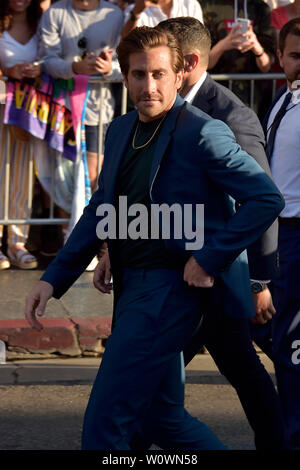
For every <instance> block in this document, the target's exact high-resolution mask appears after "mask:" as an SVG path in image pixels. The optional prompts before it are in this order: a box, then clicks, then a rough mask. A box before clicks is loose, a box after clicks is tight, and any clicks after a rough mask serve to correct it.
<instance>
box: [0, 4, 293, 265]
mask: <svg viewBox="0 0 300 470" xmlns="http://www.w3.org/2000/svg"><path fill="white" fill-rule="evenodd" d="M268 4H269V6H268ZM0 8H1V13H0V29H1V30H0V34H1V36H0V67H1V72H2V74H3V75H5V76H7V77H8V78H9V79H13V80H24V79H25V80H34V79H35V78H37V77H39V76H41V74H42V73H47V74H49V75H50V76H51V77H53V78H54V79H56V80H57V79H61V80H65V81H67V80H70V79H72V78H73V77H74V76H75V75H78V74H87V75H100V76H101V77H102V78H104V79H107V80H110V81H111V80H112V79H115V78H119V79H121V78H122V76H121V73H120V70H119V66H118V62H117V60H116V57H115V52H114V51H115V49H116V46H117V44H118V42H119V40H120V38H121V37H124V36H125V35H126V34H128V33H129V32H130V31H131V30H132V29H133V28H135V27H136V26H143V25H145V26H151V27H153V26H156V25H157V24H158V23H159V22H161V21H163V20H166V19H167V18H174V17H180V16H190V17H193V18H197V19H198V20H199V21H201V22H204V24H205V25H206V26H207V28H208V30H209V31H210V35H211V39H212V43H211V44H212V47H211V51H210V57H209V64H208V71H209V72H210V73H217V74H219V73H245V74H248V73H260V72H261V73H267V72H270V71H275V72H276V71H277V72H278V71H282V70H281V68H280V65H279V63H278V60H277V58H276V57H277V56H276V53H275V52H276V31H278V30H279V29H280V28H281V27H282V26H283V25H284V23H285V22H286V21H288V20H290V19H292V18H294V17H296V16H297V15H298V13H299V10H300V5H299V1H298V0H295V2H294V3H290V2H288V1H281V2H280V1H278V2H275V1H272V2H270V1H269V2H264V1H263V0H255V1H251V2H247V1H239V2H238V1H232V0H201V1H200V2H199V1H197V0H159V1H153V2H151V1H149V0H136V1H134V2H125V1H116V0H110V1H106V2H104V1H101V2H100V3H99V0H89V1H86V2H85V1H83V0H60V1H57V0H54V1H52V2H51V1H50V0H43V1H42V0H32V1H25V0H24V2H16V1H14V0H10V1H9V2H5V3H2V4H1V7H0ZM237 18H243V19H244V20H249V26H247V27H246V29H245V30H243V32H241V30H240V28H241V25H239V24H237V23H235V20H236V19H237ZM100 25H101V27H99V26H100ZM39 61H42V64H40V63H39ZM34 63H36V64H38V65H33V64H34ZM224 84H225V85H226V84H227V83H224ZM271 90H272V87H271V83H270V82H268V81H259V82H258V83H257V84H256V87H255V99H254V110H255V111H256V112H257V113H258V116H259V118H260V119H262V118H263V116H264V115H265V113H266V111H267V109H268V106H269V105H270V103H271ZM233 91H234V93H235V94H236V95H237V96H238V97H239V98H240V99H241V100H242V101H243V103H245V104H247V105H249V104H250V82H249V81H246V80H243V81H241V80H239V81H234V82H233ZM101 93H102V107H101V122H102V128H103V135H102V142H103V141H104V139H105V131H106V129H107V127H108V125H109V123H110V122H111V120H112V119H113V117H114V116H115V115H116V114H117V112H118V111H117V109H119V108H120V107H119V106H117V105H118V102H119V100H120V93H118V86H117V85H111V84H109V83H108V84H106V85H104V86H102V87H101ZM99 102H100V87H99V85H98V84H92V85H90V89H89V93H88V98H87V103H86V112H85V116H84V118H83V124H84V126H85V145H86V166H87V175H88V179H89V185H90V190H91V193H93V192H94V191H95V189H96V186H97V175H98V172H99V169H100V168H101V165H102V158H103V148H102V149H100V148H99V128H98V123H99ZM3 113H4V106H3V105H2V106H1V129H0V133H1V149H2V152H1V161H0V166H1V178H2V179H1V183H2V184H1V188H2V193H1V200H0V214H1V217H3V215H4V187H5V185H4V179H5V171H4V166H5V162H6V157H5V156H6V153H7V151H8V149H10V150H9V153H10V165H11V172H10V192H9V201H10V202H9V211H8V212H9V218H11V219H26V218H29V217H30V211H31V209H30V207H31V201H29V200H28V195H30V194H31V193H32V191H29V188H28V184H29V182H30V181H32V180H31V179H30V178H29V174H28V172H29V165H28V161H29V158H30V154H32V152H33V150H32V148H34V152H35V151H36V148H35V146H34V142H33V139H32V137H30V135H29V134H28V132H26V131H24V130H22V129H20V128H18V127H17V126H15V125H10V126H9V128H8V127H7V126H3V124H2V123H3ZM34 152H33V153H34ZM44 153H45V148H44ZM60 165H61V164H60ZM37 168H38V169H39V165H38V164H37ZM16 169H17V170H16ZM64 171H67V172H68V177H69V179H70V180H72V179H73V178H74V177H73V173H72V171H73V169H72V168H71V167H68V168H67V170H65V169H64ZM70 172H71V174H70ZM65 179H66V178H65ZM67 179H68V178H67ZM37 184H38V183H37ZM74 184H76V183H74ZM35 187H36V186H35ZM47 189H48V188H46V191H45V188H43V187H41V188H40V192H41V194H42V200H43V206H44V212H43V213H45V214H48V213H49V209H48V207H49V197H48V195H47ZM71 198H72V196H71V195H70V199H71ZM55 202H56V203H57V201H56V200H55ZM57 206H58V207H57V208H56V214H58V216H59V217H68V216H69V214H68V212H70V210H71V209H70V207H61V204H60V203H59V201H58V203H57ZM65 228H66V226H65V225H64V233H65V234H66V233H69V232H70V230H69V231H68V230H66V229H65ZM69 228H70V229H72V226H71V227H69ZM46 233H47V232H46ZM28 234H29V227H28V226H26V225H16V224H12V225H9V226H8V233H7V242H6V243H7V249H6V255H5V254H4V253H3V251H1V250H0V269H7V268H9V267H10V266H11V265H14V266H17V267H19V268H21V269H34V268H36V267H37V264H38V262H37V259H36V257H35V256H34V255H33V254H31V253H29V252H28V251H27V249H26V247H25V245H26V241H27V239H28ZM2 235H3V226H1V228H0V240H2V238H3V237H2ZM66 238H67V236H65V237H64V239H66ZM0 243H1V242H0ZM45 245H47V241H46V243H45ZM48 245H49V243H48ZM50 245H51V243H50ZM0 246H1V245H0ZM42 249H43V246H42V247H41V250H42ZM45 251H47V248H46V247H45V246H44V251H42V252H43V253H45ZM50 252H51V253H50V254H53V253H52V252H53V250H50ZM45 254H47V253H45ZM96 263H97V259H95V260H93V262H92V264H91V266H90V269H91V270H93V269H94V267H95V266H96Z"/></svg>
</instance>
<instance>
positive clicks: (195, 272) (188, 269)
mask: <svg viewBox="0 0 300 470" xmlns="http://www.w3.org/2000/svg"><path fill="white" fill-rule="evenodd" d="M183 280H184V281H185V282H187V283H188V285H189V286H194V287H204V288H209V287H212V286H213V285H214V281H215V280H214V278H213V276H210V275H209V274H207V272H206V271H204V269H203V268H201V266H200V264H198V263H197V261H196V260H195V258H194V257H193V256H191V257H190V259H189V260H188V261H187V263H186V265H185V267H184V274H183Z"/></svg>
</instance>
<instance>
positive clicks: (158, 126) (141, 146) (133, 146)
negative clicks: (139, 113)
mask: <svg viewBox="0 0 300 470" xmlns="http://www.w3.org/2000/svg"><path fill="white" fill-rule="evenodd" d="M166 116H167V115H166V114H165V116H164V117H163V118H162V119H161V120H160V121H159V123H158V125H157V127H156V129H155V131H154V132H153V134H152V136H151V137H150V139H149V140H147V142H146V143H145V144H143V145H135V143H134V142H135V138H136V134H137V131H138V128H139V124H140V123H139V122H138V124H137V126H136V129H135V131H134V136H133V139H132V142H131V145H132V148H133V149H134V150H138V149H142V148H144V147H146V145H148V144H150V142H151V140H152V139H153V138H154V136H155V134H156V133H157V131H158V129H159V128H160V126H161V125H162V123H163V120H164V119H165V117H166Z"/></svg>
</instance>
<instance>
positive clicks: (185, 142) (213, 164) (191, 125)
mask: <svg viewBox="0 0 300 470" xmlns="http://www.w3.org/2000/svg"><path fill="white" fill-rule="evenodd" d="M137 119H138V115H137V112H136V111H132V112H131V113H128V114H126V115H125V116H122V117H120V118H117V119H116V120H114V121H113V123H112V124H111V126H110V127H109V130H108V132H107V137H106V146H105V158H104V166H103V169H102V172H101V175H100V179H99V189H98V190H97V191H96V192H95V193H94V194H93V196H92V198H91V200H90V203H89V204H88V206H87V207H86V208H85V210H84V213H83V215H82V217H81V219H80V220H79V222H78V223H77V225H76V227H75V228H74V230H73V232H72V234H71V236H70V237H69V239H68V241H67V243H66V245H65V247H64V248H63V249H62V250H61V251H60V252H59V254H58V256H57V257H56V259H55V260H54V261H53V262H52V263H51V264H50V266H49V267H48V269H47V271H46V272H45V274H44V275H43V277H42V279H43V280H45V281H48V282H50V283H51V284H52V285H53V287H54V297H60V296H61V295H62V294H64V292H66V290H67V289H68V288H69V287H70V286H71V285H72V284H73V283H74V282H75V280H76V279H77V278H78V277H79V275H80V274H81V273H82V272H83V271H84V269H85V268H86V266H87V265H88V264H89V262H90V261H91V259H92V258H93V256H94V255H95V254H96V253H97V251H98V250H99V247H100V246H101V241H100V240H99V239H98V238H97V235H96V225H97V223H98V222H99V220H100V218H99V217H97V216H96V209H97V207H98V206H99V205H100V204H103V203H109V204H113V203H114V200H115V183H116V178H117V174H118V169H119V166H120V162H121V160H122V157H123V155H124V152H125V151H126V149H127V147H128V145H129V144H130V139H131V135H132V130H133V129H134V127H135V125H136V122H137ZM149 191H150V196H151V198H152V201H153V202H155V203H159V204H161V203H167V204H169V205H171V204H173V203H179V204H180V205H183V204H187V203H193V204H196V203H197V204H204V205H205V209H204V213H205V219H204V224H205V225H204V226H205V243H204V246H203V247H202V248H201V249H200V250H196V251H194V252H193V253H191V254H193V255H194V256H195V258H196V260H197V261H198V263H199V264H200V265H201V266H202V267H203V268H204V269H205V271H207V272H208V273H210V274H211V275H213V276H215V277H216V278H217V279H218V281H217V282H216V287H215V290H217V292H214V296H218V297H219V298H220V299H222V301H223V302H224V308H225V312H226V313H227V314H229V315H232V316H246V317H250V316H253V315H254V308H253V301H252V295H251V291H250V286H249V271H248V264H247V256H246V252H245V249H246V247H247V246H249V245H250V244H251V243H253V242H254V241H255V240H256V239H257V238H258V237H259V236H261V234H262V233H263V232H264V231H265V230H266V229H267V228H268V226H269V225H270V224H271V223H272V222H273V221H274V220H275V218H276V217H277V216H278V214H279V213H280V212H281V210H282V209H283V207H284V202H283V198H282V196H281V194H280V192H279V191H278V189H277V187H276V186H275V185H274V183H273V182H272V180H271V179H270V178H269V177H268V176H267V174H266V173H265V172H264V171H263V170H262V169H261V167H260V166H259V165H258V164H257V163H256V162H255V161H254V160H253V158H252V157H250V156H249V155H248V154H247V153H246V152H244V151H243V150H241V148H240V146H239V145H237V143H236V141H235V138H234V136H233V134H232V132H231V131H230V129H229V128H228V127H227V126H226V125H225V124H224V123H223V122H221V121H217V120H214V119H211V118H210V117H209V116H208V115H206V114H205V113H203V112H202V111H200V110H199V109H197V108H195V107H193V106H191V105H189V104H187V103H185V102H184V101H183V100H182V99H181V98H180V97H177V99H176V101H175V104H174V106H173V108H172V109H171V110H170V112H169V113H168V115H167V117H166V119H165V121H164V123H163V125H162V129H161V131H160V134H159V137H158V141H157V145H156V150H155V154H154V158H153V162H152V170H151V175H150V180H149ZM235 200H236V201H238V202H239V203H240V204H241V207H240V208H239V210H238V212H235ZM188 241H189V240H185V239H184V238H183V239H182V240H176V239H170V240H165V246H166V248H167V249H168V250H170V251H172V252H174V256H180V255H181V254H182V253H183V252H184V250H185V243H186V242H188ZM108 249H109V253H110V258H111V264H112V271H113V275H114V286H115V297H116V298H118V295H119V293H120V291H121V289H122V286H121V281H120V279H121V277H120V269H119V267H118V260H116V259H115V256H114V254H115V252H114V249H113V241H111V240H108ZM212 292H213V291H212Z"/></svg>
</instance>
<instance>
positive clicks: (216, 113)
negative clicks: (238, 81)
mask: <svg viewBox="0 0 300 470" xmlns="http://www.w3.org/2000/svg"><path fill="white" fill-rule="evenodd" d="M192 104H193V106H196V107H197V108H199V109H201V110H202V111H204V112H205V113H207V114H209V115H210V116H211V117H212V118H214V119H220V120H221V121H223V122H225V123H226V124H227V125H228V127H230V129H231V130H232V132H233V133H234V135H235V138H236V141H237V143H238V144H239V145H240V146H241V147H242V149H243V150H245V151H246V152H247V153H248V154H249V155H251V156H252V157H253V158H254V159H255V160H256V161H257V163H258V164H259V165H260V166H261V167H262V168H263V169H264V171H265V172H266V173H267V174H268V175H269V176H271V172H270V167H269V164H268V160H267V156H266V153H265V149H264V146H265V138H264V133H263V129H262V126H261V124H260V122H259V120H258V117H257V116H256V114H255V113H254V111H252V109H250V108H248V106H245V105H244V104H243V103H242V101H241V100H240V99H239V98H237V96H236V95H235V94H234V93H232V92H231V91H230V90H229V89H228V88H226V87H224V86H222V85H220V84H219V83H217V82H215V81H214V80H213V79H212V78H211V77H210V76H209V75H207V77H206V79H205V81H204V82H203V84H202V85H201V87H200V89H199V91H198V93H197V94H196V96H195V98H194V100H193V103H192ZM277 240H278V222H277V220H276V221H275V222H274V223H273V224H272V226H271V227H270V228H269V229H268V230H267V231H266V232H265V233H264V234H263V235H262V236H261V237H260V238H259V239H258V240H257V241H256V242H255V243H254V244H253V245H251V246H250V247H249V248H248V250H247V253H248V262H249V271H250V277H251V279H260V280H264V279H273V278H274V277H276V275H277V271H278V265H277V256H276V253H277Z"/></svg>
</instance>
